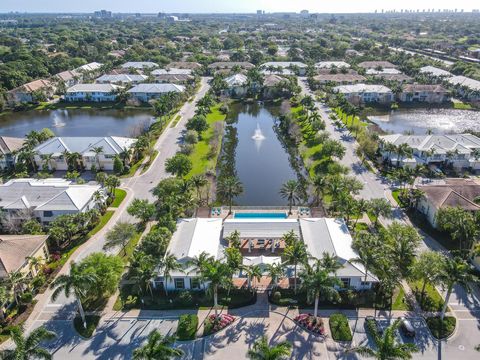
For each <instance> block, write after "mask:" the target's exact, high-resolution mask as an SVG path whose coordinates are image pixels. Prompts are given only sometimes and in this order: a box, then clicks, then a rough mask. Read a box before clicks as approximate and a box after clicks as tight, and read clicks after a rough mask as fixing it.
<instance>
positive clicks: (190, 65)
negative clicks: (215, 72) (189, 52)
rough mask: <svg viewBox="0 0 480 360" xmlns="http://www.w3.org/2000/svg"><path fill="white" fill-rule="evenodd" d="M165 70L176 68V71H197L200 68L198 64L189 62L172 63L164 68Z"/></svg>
mask: <svg viewBox="0 0 480 360" xmlns="http://www.w3.org/2000/svg"><path fill="white" fill-rule="evenodd" d="M165 67H166V68H167V69H170V68H176V69H191V70H195V69H199V68H201V67H202V65H200V64H199V63H196V62H191V61H174V62H171V63H170V64H168V65H167V66H165Z"/></svg>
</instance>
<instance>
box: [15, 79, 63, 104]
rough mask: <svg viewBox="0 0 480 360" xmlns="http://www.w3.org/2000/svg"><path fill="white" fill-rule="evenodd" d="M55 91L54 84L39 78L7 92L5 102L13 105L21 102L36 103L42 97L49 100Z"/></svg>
mask: <svg viewBox="0 0 480 360" xmlns="http://www.w3.org/2000/svg"><path fill="white" fill-rule="evenodd" d="M54 93H55V84H54V83H53V82H51V81H50V80H45V79H39V80H35V81H31V82H29V83H27V84H23V85H22V86H19V87H17V88H15V89H12V90H10V91H8V92H7V103H8V104H9V105H10V106H15V105H18V104H22V103H36V102H38V101H39V100H42V99H43V98H45V99H47V100H49V99H51V98H52V97H53V94H54Z"/></svg>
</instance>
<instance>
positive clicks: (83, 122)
mask: <svg viewBox="0 0 480 360" xmlns="http://www.w3.org/2000/svg"><path fill="white" fill-rule="evenodd" d="M151 119H152V115H151V113H149V112H148V111H145V110H118V109H107V110H103V109H102V110H98V109H59V110H36V111H23V112H14V113H8V114H4V115H2V116H0V135H3V136H13V137H23V136H25V135H26V134H27V133H28V132H30V131H31V130H36V131H39V130H41V129H43V128H49V129H51V130H52V131H53V132H54V133H55V135H57V136H127V137H129V136H136V135H138V134H139V133H140V130H141V129H143V128H145V127H146V126H148V125H149V124H150V122H151Z"/></svg>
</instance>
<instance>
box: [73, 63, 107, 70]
mask: <svg viewBox="0 0 480 360" xmlns="http://www.w3.org/2000/svg"><path fill="white" fill-rule="evenodd" d="M102 66H103V64H101V63H98V62H91V63H88V64H85V65H82V66H80V67H78V68H76V69H75V70H83V71H95V70H98V69H100V68H101V67H102Z"/></svg>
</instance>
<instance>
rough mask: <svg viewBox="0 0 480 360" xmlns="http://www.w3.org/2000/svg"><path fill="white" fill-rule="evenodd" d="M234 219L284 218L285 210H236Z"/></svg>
mask: <svg viewBox="0 0 480 360" xmlns="http://www.w3.org/2000/svg"><path fill="white" fill-rule="evenodd" d="M233 217H234V219H286V218H287V213H286V212H236V213H235V214H234V215H233Z"/></svg>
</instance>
